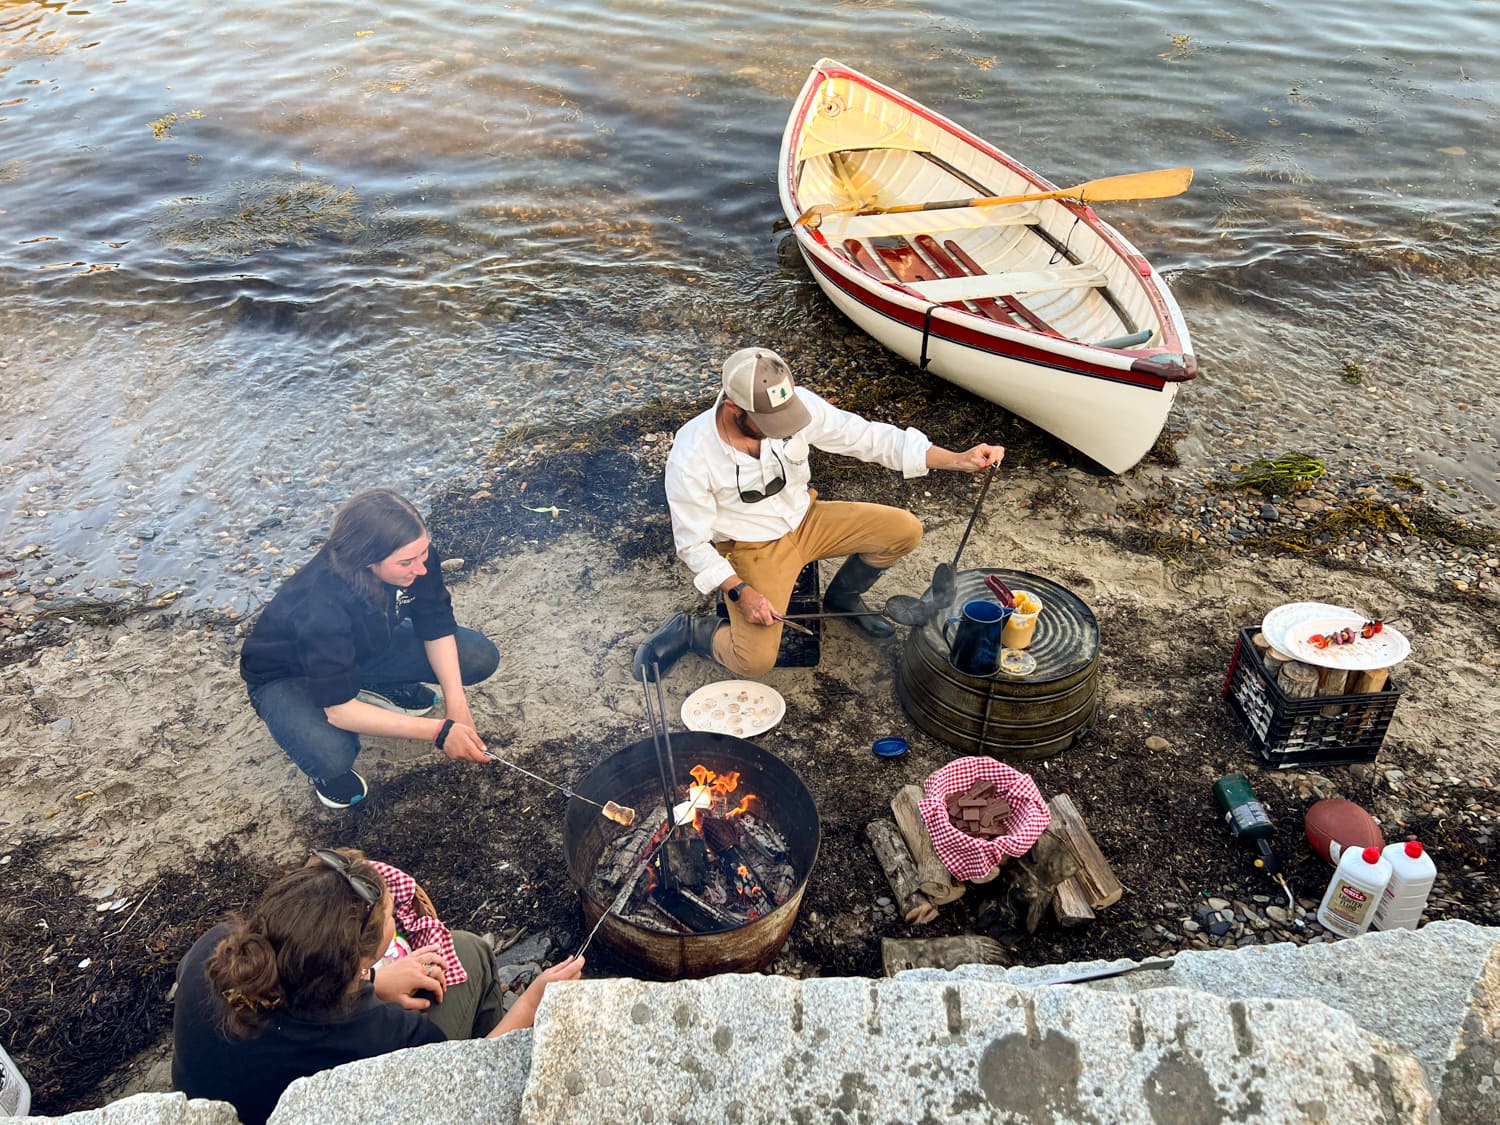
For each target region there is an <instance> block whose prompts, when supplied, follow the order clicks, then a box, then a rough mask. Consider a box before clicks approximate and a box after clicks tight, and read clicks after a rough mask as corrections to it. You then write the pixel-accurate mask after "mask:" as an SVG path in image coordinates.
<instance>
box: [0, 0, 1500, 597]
mask: <svg viewBox="0 0 1500 1125" xmlns="http://www.w3.org/2000/svg"><path fill="white" fill-rule="evenodd" d="M825 54H826V55H830V56H833V57H835V58H838V59H839V60H840V61H843V62H846V63H849V64H852V65H854V66H856V67H858V68H860V69H862V70H864V71H866V72H867V73H870V74H872V75H873V76H875V77H877V78H879V79H881V80H882V81H884V82H886V83H887V84H889V85H893V86H895V87H897V88H898V89H902V90H905V91H907V92H908V93H910V94H912V95H914V96H915V97H917V98H918V99H919V100H921V101H924V102H926V103H927V104H928V105H931V106H933V107H934V108H936V109H938V110H940V111H942V112H945V113H946V114H948V115H949V116H950V117H953V118H955V119H956V120H958V121H959V122H960V123H961V124H965V125H967V126H969V127H970V128H972V129H973V130H974V131H976V132H978V133H980V134H981V135H984V136H986V137H987V138H989V139H990V140H992V141H994V142H995V143H997V144H999V145H1000V146H1001V147H1002V148H1005V149H1007V150H1009V151H1010V152H1012V153H1013V154H1014V155H1016V156H1018V157H1020V158H1021V159H1022V160H1023V161H1025V162H1026V163H1028V164H1030V165H1031V166H1032V167H1034V168H1037V169H1039V170H1040V171H1042V172H1044V173H1045V174H1047V175H1048V176H1049V177H1050V178H1051V179H1053V180H1054V181H1055V182H1058V183H1077V182H1081V181H1083V180H1087V179H1094V178H1097V177H1100V176H1106V175H1113V174H1117V173H1120V172H1127V171H1136V170H1142V169H1147V168H1154V167H1164V166H1170V165H1179V164H1188V165H1192V166H1193V167H1194V168H1195V169H1196V179H1195V182H1194V185H1193V187H1192V189H1191V190H1190V192H1189V193H1188V194H1187V195H1184V196H1182V197H1179V198H1177V199H1172V200H1163V201H1159V202H1153V203H1140V204H1116V205H1105V206H1103V207H1101V211H1102V212H1103V213H1104V215H1105V217H1106V218H1108V219H1110V220H1111V221H1113V222H1114V223H1116V225H1118V226H1119V227H1120V228H1121V229H1122V230H1124V231H1125V233H1126V234H1127V235H1128V236H1130V237H1131V238H1132V239H1133V240H1134V241H1135V242H1136V243H1137V245H1139V246H1140V247H1141V249H1142V250H1143V251H1144V252H1145V253H1146V254H1147V255H1148V256H1149V257H1150V258H1151V259H1152V260H1153V262H1154V263H1155V265H1156V266H1157V267H1158V269H1159V270H1161V271H1162V272H1164V273H1166V274H1168V275H1169V276H1170V277H1171V278H1172V283H1173V288H1174V291H1175V292H1176V293H1177V295H1178V298H1179V300H1180V302H1181V303H1182V305H1183V307H1184V311H1185V314H1186V317H1187V320H1188V323H1189V325H1190V327H1191V329H1192V331H1193V334H1194V338H1195V344H1196V350H1197V352H1198V355H1199V356H1200V360H1201V363H1202V367H1203V375H1202V376H1201V377H1200V378H1199V380H1198V381H1197V382H1196V383H1193V384H1190V385H1189V386H1187V387H1186V388H1184V390H1183V392H1182V393H1181V394H1179V396H1178V398H1177V406H1176V407H1175V409H1174V415H1173V419H1172V421H1171V422H1169V425H1170V426H1171V427H1173V428H1174V429H1183V430H1186V432H1187V436H1186V437H1185V438H1184V439H1183V440H1182V441H1181V442H1180V443H1179V453H1180V455H1181V457H1182V459H1183V465H1182V466H1181V468H1180V470H1177V471H1178V472H1180V473H1181V474H1182V475H1184V476H1185V477H1186V476H1191V475H1194V474H1201V473H1202V472H1203V471H1205V470H1206V469H1214V470H1216V471H1219V472H1220V475H1222V467H1223V466H1224V465H1225V464H1227V463H1228V462H1229V461H1231V460H1245V459H1248V458H1251V457H1254V456H1274V455H1277V454H1280V453H1283V452H1287V451H1289V450H1292V449H1296V450H1298V451H1304V452H1308V453H1312V454H1315V455H1320V456H1324V457H1326V458H1328V460H1329V462H1330V466H1331V468H1332V469H1333V470H1334V471H1337V470H1338V468H1339V467H1340V466H1364V467H1367V466H1368V465H1369V464H1370V463H1372V462H1379V463H1380V464H1381V465H1382V466H1383V467H1385V466H1388V467H1389V469H1390V470H1391V471H1395V470H1397V469H1401V470H1403V471H1408V472H1411V473H1412V474H1413V475H1415V476H1417V477H1419V478H1420V479H1423V480H1425V481H1428V482H1430V483H1431V482H1438V481H1442V482H1446V485H1445V487H1441V488H1438V489H1436V491H1435V492H1434V493H1433V494H1434V495H1435V496H1436V497H1438V499H1439V500H1440V502H1442V503H1443V504H1445V505H1446V506H1448V507H1449V508H1451V509H1453V510H1456V511H1460V512H1466V513H1467V514H1469V515H1470V516H1471V517H1472V518H1476V519H1479V520H1481V521H1484V522H1493V521H1494V520H1495V512H1496V502H1497V500H1500V479H1497V471H1500V463H1497V449H1500V421H1497V415H1500V410H1497V395H1496V391H1495V389H1494V384H1495V376H1494V372H1493V367H1494V364H1493V362H1492V360H1491V358H1490V357H1491V355H1492V350H1493V341H1494V339H1495V337H1496V335H1497V329H1500V267H1497V265H1496V262H1497V260H1500V8H1497V5H1496V4H1494V3H1492V2H1484V3H1480V2H1473V3H1459V4H1438V3H1427V2H1418V0H1393V2H1387V3H1382V4H1380V5H1378V6H1376V5H1371V4H1368V3H1365V2H1362V0H1344V2H1333V0H1296V2H1293V0H1259V2H1257V0H1232V2H1231V0H1196V2H1186V0H1177V2H1168V3H1150V4H1147V3H1122V2H1111V0H1077V2H1075V3H1073V4H1070V5H1067V6H1066V7H1060V6H1058V5H1057V4H1055V3H1043V2H1039V0H1024V2H1010V0H1007V2H996V3H993V4H974V3H972V2H965V3H960V2H957V0H937V2H933V3H926V4H922V5H912V4H902V3H894V2H879V0H870V2H863V3H861V2H856V0H827V2H825V3H822V4H776V3H749V4H727V3H701V2H700V3H694V2H681V0H671V2H669V0H658V2H652V0H616V2H604V0H597V2H592V3H586V2H567V0H515V2H511V3H506V4H504V5H499V4H472V3H458V2H456V0H412V2H410V3H407V4H404V5H400V6H391V5H369V4H351V3H343V2H332V3H323V4H318V5H309V4H306V3H291V2H289V0H261V2H258V3H256V4H254V5H249V4H243V3H238V4H237V3H233V2H231V3H227V4H226V3H214V4H210V3H204V2H202V0H196V2H186V3H176V4H170V5H168V4H151V3H148V2H146V0H77V2H68V0H52V2H47V3H35V2H18V0H0V292H3V295H4V300H3V302H0V403H3V420H0V528H3V531H0V556H14V555H17V554H24V553H25V551H26V548H28V547H31V546H35V547H37V548H39V550H38V551H36V552H34V553H31V554H29V555H27V556H26V557H23V558H21V559H20V560H19V561H16V562H13V563H11V564H10V565H13V566H17V567H19V569H20V573H19V575H18V576H17V577H15V578H13V579H10V580H8V581H0V590H3V589H5V588H7V587H15V588H17V589H19V590H20V591H22V594H23V596H24V592H25V591H27V590H29V589H34V588H40V583H41V582H42V581H44V579H45V578H46V577H50V578H52V579H53V580H54V583H55V584H54V586H53V587H52V588H53V589H54V590H56V591H58V592H61V593H93V594H98V595H108V594H110V593H111V592H114V593H118V589H119V586H120V584H122V583H148V584H151V585H153V586H155V587H157V588H158V589H160V588H167V587H175V586H177V585H180V584H181V583H183V582H191V583H193V584H194V586H193V589H194V590H195V591H196V592H195V593H193V594H191V595H190V596H189V597H188V599H187V601H188V602H197V603H199V604H214V605H232V606H236V607H238V608H246V607H247V606H249V605H253V604H254V603H255V602H256V601H257V600H258V599H259V598H260V597H263V596H264V587H265V585H266V583H269V582H271V581H272V580H273V578H274V571H273V570H268V571H266V572H264V573H263V574H262V575H261V576H260V578H259V579H258V580H255V579H251V578H250V577H248V576H246V575H243V574H241V575H238V576H237V575H236V573H235V572H234V571H233V569H232V566H233V565H234V564H237V563H239V562H243V561H246V554H247V552H248V553H249V555H250V558H249V559H248V561H249V563H250V564H251V565H253V564H254V563H256V562H259V561H262V560H261V559H260V557H259V555H260V551H261V548H262V545H263V544H269V545H271V546H272V547H274V548H275V549H277V550H279V551H281V552H283V553H284V554H285V555H286V556H287V558H288V559H290V560H300V559H301V558H302V557H304V556H305V553H306V548H307V544H308V542H309V541H310V539H311V538H312V537H313V536H314V535H316V534H318V533H320V532H321V531H322V530H323V529H324V528H325V527H326V525H327V522H328V519H329V516H330V514H331V512H332V510H333V508H334V506H335V505H336V504H337V503H338V502H339V501H340V500H341V499H342V498H344V497H345V496H347V495H349V494H350V493H351V492H353V491H355V490H357V489H359V488H364V487H369V486H373V485H388V486H391V487H395V488H398V489H400V490H401V491H403V492H406V493H408V494H409V495H412V496H413V497H415V498H417V499H418V500H419V501H420V500H421V498H422V497H423V496H424V495H426V494H428V493H429V492H430V490H431V489H433V488H435V487H438V486H440V485H441V484H442V483H444V482H446V481H450V480H452V479H455V478H456V477H458V476H460V475H461V474H462V473H464V472H465V471H466V470H467V469H469V468H470V467H471V466H472V465H473V464H474V463H475V462H476V461H477V460H478V459H480V458H481V457H482V456H483V454H484V451H485V450H486V448H487V447H488V445H489V443H490V442H491V441H492V440H493V438H494V437H495V436H496V434H497V433H499V432H502V431H503V430H504V429H506V428H508V427H510V426H513V425H516V424H520V423H532V422H548V421H556V420H566V419H570V418H576V417H582V416H588V415H596V414H598V413H600V412H603V411H610V410H615V409H619V408H622V407H629V406H631V405H633V404H635V403H636V402H639V401H642V400H643V399H645V398H648V397H651V396H654V395H658V394H682V395H694V396H695V395H698V394H701V393H702V392H703V391H704V390H705V388H706V387H707V386H708V385H709V384H710V382H711V380H712V379H713V377H714V375H713V373H714V372H715V371H716V369H717V365H718V363H719V362H720V361H721V360H722V358H723V356H724V355H725V354H727V352H728V351H730V350H732V349H734V348H736V347H739V346H742V345H743V344H746V343H752V342H753V343H764V344H768V345H771V346H775V345H776V344H777V342H778V341H784V340H787V339H788V338H795V336H796V335H797V334H798V333H799V332H806V331H812V330H814V326H815V325H816V330H818V331H824V330H825V326H826V323H827V319H826V314H825V313H824V312H823V311H822V305H821V302H822V298H821V296H820V295H819V294H818V292H817V290H816V287H815V286H814V285H813V283H812V281H811V279H810V278H809V276H808V275H807V273H806V271H805V270H804V269H803V268H802V267H801V265H800V263H798V262H797V261H796V260H795V255H792V256H788V255H786V254H785V253H780V254H779V253H778V236H776V235H774V234H773V232H772V223H773V222H774V220H776V219H777V218H778V217H779V207H778V203H777V196H776V185H775V179H774V173H775V161H776V154H777V146H778V142H779V138H780V134H781V131H782V128H783V126H784V124H785V120H786V115H787V113H788V111H789V109H790V106H791V99H792V98H793V96H794V95H795V94H796V93H797V91H798V90H799V89H800V87H801V84H802V82H803V80H804V79H805V77H806V75H807V72H808V69H809V67H810V66H811V65H812V64H813V63H814V62H815V61H816V60H817V59H818V57H819V56H821V55H825ZM1350 364H1354V365H1357V367H1358V372H1359V382H1358V383H1357V384H1355V383H1350V382H1347V381H1346V380H1345V378H1344V375H1345V374H1346V373H1347V372H1350V371H1352V370H1353V369H1352V368H1349V367H1347V366H1346V365H1350ZM934 436H935V437H937V438H938V439H939V440H942V439H943V437H944V435H934ZM257 585H258V586H259V587H260V589H259V592H257V589H256V587H257Z"/></svg>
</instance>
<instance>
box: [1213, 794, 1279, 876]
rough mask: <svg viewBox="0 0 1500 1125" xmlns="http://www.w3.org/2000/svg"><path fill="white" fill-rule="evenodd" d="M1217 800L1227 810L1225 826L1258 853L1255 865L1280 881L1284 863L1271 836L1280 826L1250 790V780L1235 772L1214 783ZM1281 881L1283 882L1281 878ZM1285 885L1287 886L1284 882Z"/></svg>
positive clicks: (1237, 838)
mask: <svg viewBox="0 0 1500 1125" xmlns="http://www.w3.org/2000/svg"><path fill="white" fill-rule="evenodd" d="M1214 799H1215V800H1217V801H1218V802H1219V808H1221V809H1223V810H1224V823H1225V824H1227V825H1229V831H1230V832H1232V833H1233V834H1234V838H1235V839H1236V840H1244V841H1246V842H1247V843H1251V844H1253V845H1254V846H1255V850H1256V852H1257V853H1258V854H1257V855H1256V857H1255V866H1256V867H1259V868H1260V869H1261V870H1262V871H1264V872H1265V873H1266V874H1267V875H1270V876H1272V877H1273V878H1276V877H1277V876H1278V875H1279V873H1280V871H1281V860H1280V859H1279V858H1277V855H1276V852H1275V851H1274V850H1273V849H1272V847H1271V837H1272V836H1274V835H1275V834H1276V826H1275V825H1274V824H1272V823H1271V817H1270V815H1269V814H1268V813H1267V812H1266V806H1265V805H1263V804H1261V803H1260V800H1259V799H1258V798H1257V797H1256V796H1255V790H1254V789H1251V788H1250V779H1249V778H1247V777H1246V776H1245V775H1244V774H1242V773H1231V774H1226V775H1225V776H1223V777H1221V778H1219V780H1218V781H1216V782H1214ZM1277 882H1281V880H1280V879H1279V878H1277ZM1283 886H1285V884H1284V883H1283Z"/></svg>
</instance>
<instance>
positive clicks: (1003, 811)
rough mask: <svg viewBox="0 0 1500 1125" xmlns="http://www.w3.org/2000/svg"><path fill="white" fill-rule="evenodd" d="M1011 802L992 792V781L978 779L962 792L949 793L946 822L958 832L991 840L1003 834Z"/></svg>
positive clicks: (993, 789) (994, 791)
mask: <svg viewBox="0 0 1500 1125" xmlns="http://www.w3.org/2000/svg"><path fill="white" fill-rule="evenodd" d="M1009 819H1010V802H1009V801H1007V800H1006V799H1005V798H1004V797H1002V796H1000V794H999V793H998V792H997V791H996V789H995V783H994V782H993V781H985V780H983V779H980V780H979V781H976V782H975V783H974V784H973V785H971V786H969V788H968V789H967V790H966V791H964V792H962V793H950V794H948V820H949V821H950V822H951V823H952V825H953V827H954V828H957V829H958V830H959V831H960V832H967V833H968V834H969V835H970V836H982V837H983V838H985V839H987V840H993V839H994V838H995V837H996V836H1004V835H1005V824H1006V821H1008V820H1009Z"/></svg>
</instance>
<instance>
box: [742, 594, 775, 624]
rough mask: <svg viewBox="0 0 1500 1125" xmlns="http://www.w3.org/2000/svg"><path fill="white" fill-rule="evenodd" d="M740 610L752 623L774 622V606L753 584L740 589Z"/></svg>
mask: <svg viewBox="0 0 1500 1125" xmlns="http://www.w3.org/2000/svg"><path fill="white" fill-rule="evenodd" d="M740 611H741V612H742V613H744V615H745V620H746V621H748V622H750V624H752V625H774V624H776V607H775V606H773V605H772V604H771V599H770V598H768V597H766V596H765V595H764V594H762V593H761V592H760V591H759V590H757V589H756V588H755V587H753V586H746V587H745V588H744V589H743V590H741V591H740Z"/></svg>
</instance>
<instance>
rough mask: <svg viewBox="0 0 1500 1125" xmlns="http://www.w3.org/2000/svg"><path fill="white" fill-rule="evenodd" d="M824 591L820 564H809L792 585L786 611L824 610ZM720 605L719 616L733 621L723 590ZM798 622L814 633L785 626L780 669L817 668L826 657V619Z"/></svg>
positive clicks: (778, 654) (777, 653) (778, 664)
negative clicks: (824, 654)
mask: <svg viewBox="0 0 1500 1125" xmlns="http://www.w3.org/2000/svg"><path fill="white" fill-rule="evenodd" d="M821 601H822V594H821V592H820V591H819V589H818V564H817V563H815V562H811V563H808V564H807V565H806V566H804V567H803V568H802V573H801V574H799V575H797V584H796V585H795V586H793V587H792V600H791V601H790V602H788V603H787V607H786V611H787V613H789V614H792V613H821V612H822V609H823V606H822V605H821V604H820V603H821ZM716 605H717V608H718V613H719V616H720V617H722V618H724V620H726V621H727V620H729V607H728V606H726V605H725V604H724V594H723V591H720V592H719V595H718V598H717V601H716ZM797 624H799V625H802V626H805V627H806V628H808V629H810V630H811V631H812V636H810V637H809V636H808V635H807V634H806V633H799V632H797V630H795V629H788V628H785V627H783V628H782V630H781V648H780V649H778V650H777V652H776V667H778V668H816V667H817V666H818V661H819V660H821V659H823V640H822V637H823V628H822V626H823V622H822V621H821V620H813V621H799V622H797Z"/></svg>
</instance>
